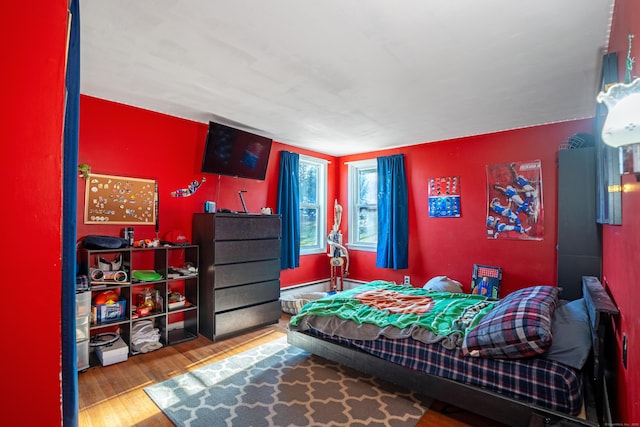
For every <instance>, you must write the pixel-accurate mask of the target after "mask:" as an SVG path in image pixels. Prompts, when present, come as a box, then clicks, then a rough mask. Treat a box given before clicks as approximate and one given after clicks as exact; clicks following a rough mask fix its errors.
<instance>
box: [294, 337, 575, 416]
mask: <svg viewBox="0 0 640 427" xmlns="http://www.w3.org/2000/svg"><path fill="white" fill-rule="evenodd" d="M306 333H309V334H310V335H313V336H316V337H319V338H321V339H323V340H328V341H332V342H335V343H338V344H341V345H343V346H347V347H352V348H357V349H359V350H362V351H364V352H366V353H369V354H372V355H374V356H376V357H379V358H381V359H384V360H387V361H390V362H393V363H395V364H398V365H401V366H404V367H407V368H410V369H414V370H416V371H421V372H425V373H427V374H430V375H436V376H439V377H442V378H447V379H450V380H453V381H457V382H461V383H465V384H469V385H473V386H479V387H483V388H485V389H487V390H491V391H493V392H496V393H499V394H502V395H504V396H507V397H510V398H513V399H517V400H519V401H523V402H527V403H531V404H534V405H537V406H540V407H543V408H547V409H552V410H556V411H560V412H563V413H566V414H570V415H577V414H579V413H580V411H581V409H582V401H583V395H582V379H581V378H582V376H581V374H580V372H578V371H576V370H574V369H573V368H570V367H568V366H566V365H563V364H561V363H558V362H554V361H551V360H548V359H543V358H538V357H531V358H524V359H493V358H476V357H469V356H463V355H462V354H461V350H460V348H456V349H454V350H449V349H446V348H445V347H443V346H441V345H434V344H425V343H423V342H420V341H417V340H414V339H412V338H406V339H391V338H387V337H384V336H381V337H379V338H378V339H376V340H350V339H345V338H341V337H337V336H329V335H326V334H323V333H321V332H319V331H317V330H314V329H309V330H307V331H306Z"/></svg>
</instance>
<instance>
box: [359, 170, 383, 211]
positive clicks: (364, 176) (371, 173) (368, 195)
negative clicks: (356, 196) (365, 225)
mask: <svg viewBox="0 0 640 427" xmlns="http://www.w3.org/2000/svg"><path fill="white" fill-rule="evenodd" d="M358 186H359V188H360V203H362V204H370V205H371V204H376V203H378V172H377V171H376V170H375V169H373V170H372V169H368V170H362V171H360V172H359V174H358Z"/></svg>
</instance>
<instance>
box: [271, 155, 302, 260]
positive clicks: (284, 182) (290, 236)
mask: <svg viewBox="0 0 640 427" xmlns="http://www.w3.org/2000/svg"><path fill="white" fill-rule="evenodd" d="M299 165H300V155H299V154H297V153H290V152H289V151H281V152H280V176H279V181H278V207H277V208H276V213H279V214H280V215H281V216H282V246H281V251H280V269H281V270H285V269H287V268H296V267H299V266H300V190H299V188H300V185H299V183H298V169H299Z"/></svg>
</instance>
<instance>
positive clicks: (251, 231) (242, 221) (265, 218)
mask: <svg viewBox="0 0 640 427" xmlns="http://www.w3.org/2000/svg"><path fill="white" fill-rule="evenodd" d="M279 237H280V216H279V215H224V214H218V215H216V219H215V239H216V240H243V239H273V238H279Z"/></svg>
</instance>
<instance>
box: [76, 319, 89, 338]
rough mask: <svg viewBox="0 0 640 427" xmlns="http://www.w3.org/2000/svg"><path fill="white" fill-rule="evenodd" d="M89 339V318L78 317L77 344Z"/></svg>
mask: <svg viewBox="0 0 640 427" xmlns="http://www.w3.org/2000/svg"><path fill="white" fill-rule="evenodd" d="M88 339H89V316H82V317H76V342H77V341H84V340H88Z"/></svg>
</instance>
